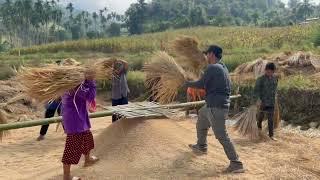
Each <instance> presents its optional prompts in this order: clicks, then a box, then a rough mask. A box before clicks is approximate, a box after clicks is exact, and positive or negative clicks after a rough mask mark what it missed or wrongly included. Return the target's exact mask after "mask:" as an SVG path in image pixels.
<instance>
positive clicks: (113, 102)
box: [112, 97, 129, 123]
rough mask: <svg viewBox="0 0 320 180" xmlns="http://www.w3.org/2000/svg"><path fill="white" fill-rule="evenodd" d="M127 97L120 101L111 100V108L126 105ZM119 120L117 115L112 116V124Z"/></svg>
mask: <svg viewBox="0 0 320 180" xmlns="http://www.w3.org/2000/svg"><path fill="white" fill-rule="evenodd" d="M128 103H129V102H128V97H122V98H121V99H112V106H120V105H126V104H128ZM119 119H121V117H120V116H119V114H113V115H112V123H114V122H116V121H117V120H119Z"/></svg>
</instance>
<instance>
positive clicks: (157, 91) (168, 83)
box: [143, 51, 194, 103]
mask: <svg viewBox="0 0 320 180" xmlns="http://www.w3.org/2000/svg"><path fill="white" fill-rule="evenodd" d="M143 70H144V72H146V76H147V77H148V78H147V80H146V86H147V87H151V94H152V95H151V96H153V97H154V98H155V99H156V100H159V102H160V103H170V102H172V101H174V99H175V98H176V96H177V94H178V90H179V88H181V87H182V86H183V84H184V82H185V81H186V79H189V78H188V77H189V76H191V75H192V74H191V73H190V74H189V75H187V73H186V72H185V71H184V70H183V69H182V67H181V66H179V65H178V64H177V63H176V61H175V60H174V58H173V57H171V56H169V55H168V54H167V53H166V52H163V51H161V52H158V53H155V54H154V56H153V57H152V58H151V62H150V63H148V64H145V65H144V67H143ZM192 79H194V78H192Z"/></svg>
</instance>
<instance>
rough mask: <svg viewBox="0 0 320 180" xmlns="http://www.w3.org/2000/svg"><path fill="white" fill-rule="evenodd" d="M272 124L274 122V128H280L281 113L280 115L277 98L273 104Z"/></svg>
mask: <svg viewBox="0 0 320 180" xmlns="http://www.w3.org/2000/svg"><path fill="white" fill-rule="evenodd" d="M273 124H274V129H278V128H280V124H281V115H280V108H279V102H278V98H276V103H275V106H274V115H273Z"/></svg>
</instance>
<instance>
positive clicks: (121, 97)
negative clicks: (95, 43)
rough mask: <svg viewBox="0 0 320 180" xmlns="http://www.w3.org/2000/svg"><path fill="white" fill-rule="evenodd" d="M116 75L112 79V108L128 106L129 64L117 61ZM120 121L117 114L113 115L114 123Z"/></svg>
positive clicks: (115, 66) (115, 65)
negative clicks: (127, 76)
mask: <svg viewBox="0 0 320 180" xmlns="http://www.w3.org/2000/svg"><path fill="white" fill-rule="evenodd" d="M113 67H114V75H113V77H112V106H119V105H126V104H128V93H129V87H128V82H127V78H126V75H127V72H128V67H129V66H128V62H126V61H124V60H116V61H115V62H114V65H113ZM117 120H118V116H117V115H116V114H114V115H112V123H114V122H116V121H117Z"/></svg>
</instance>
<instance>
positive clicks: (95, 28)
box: [92, 12, 98, 33]
mask: <svg viewBox="0 0 320 180" xmlns="http://www.w3.org/2000/svg"><path fill="white" fill-rule="evenodd" d="M92 18H93V21H94V32H95V33H97V19H98V14H97V13H96V12H94V13H93V14H92Z"/></svg>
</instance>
